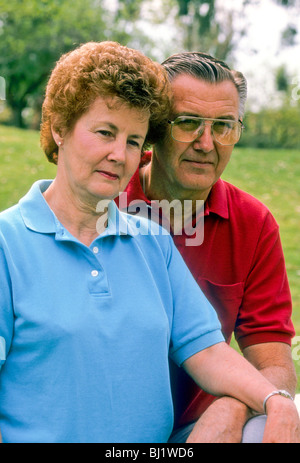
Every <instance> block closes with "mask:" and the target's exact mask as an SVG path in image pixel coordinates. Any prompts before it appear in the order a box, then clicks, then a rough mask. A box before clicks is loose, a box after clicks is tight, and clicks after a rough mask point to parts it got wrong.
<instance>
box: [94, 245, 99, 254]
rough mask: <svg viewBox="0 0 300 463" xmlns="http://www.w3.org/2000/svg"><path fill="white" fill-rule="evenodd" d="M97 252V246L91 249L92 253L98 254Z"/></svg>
mask: <svg viewBox="0 0 300 463" xmlns="http://www.w3.org/2000/svg"><path fill="white" fill-rule="evenodd" d="M98 252H99V248H97V246H94V247H93V253H94V254H98Z"/></svg>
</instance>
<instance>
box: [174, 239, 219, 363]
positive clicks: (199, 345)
mask: <svg viewBox="0 0 300 463" xmlns="http://www.w3.org/2000/svg"><path fill="white" fill-rule="evenodd" d="M170 241H171V246H170V254H169V261H168V271H169V277H170V282H171V286H172V292H173V301H174V303H173V321H172V333H171V347H170V355H171V357H172V359H173V360H174V361H175V362H176V363H177V364H178V365H181V364H182V363H183V362H184V361H185V360H186V359H187V358H189V357H191V356H192V355H194V354H196V353H197V352H199V351H201V350H203V349H206V348H207V347H210V346H212V345H214V344H217V343H219V342H223V341H224V337H223V334H222V332H221V324H220V322H219V319H218V317H217V314H216V312H215V310H214V308H213V307H212V305H211V304H210V302H209V301H208V300H207V298H206V297H205V296H204V294H203V292H202V290H201V289H200V287H199V286H198V284H197V282H196V281H195V279H194V277H193V276H192V274H191V272H190V271H189V269H188V267H187V266H186V264H185V262H184V261H183V258H182V257H181V255H180V253H179V251H178V250H177V248H176V247H175V245H174V243H173V240H172V239H171V240H170ZM199 265H201V264H199Z"/></svg>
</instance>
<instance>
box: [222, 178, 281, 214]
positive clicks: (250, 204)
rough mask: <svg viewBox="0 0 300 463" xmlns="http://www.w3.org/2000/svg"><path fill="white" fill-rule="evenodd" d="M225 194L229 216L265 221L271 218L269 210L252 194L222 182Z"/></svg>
mask: <svg viewBox="0 0 300 463" xmlns="http://www.w3.org/2000/svg"><path fill="white" fill-rule="evenodd" d="M222 183H223V186H224V190H225V192H226V196H227V201H228V208H229V211H230V212H229V213H230V216H232V214H234V215H236V216H246V217H248V219H251V220H253V219H256V220H259V219H261V220H265V219H266V217H268V216H270V217H272V214H271V212H270V210H269V208H268V207H267V206H266V205H265V204H264V203H263V202H262V201H261V200H260V199H258V198H256V197H255V196H253V195H252V194H250V193H248V192H246V191H244V190H242V189H241V188H238V187H237V186H235V185H233V184H232V183H229V182H227V181H225V180H222Z"/></svg>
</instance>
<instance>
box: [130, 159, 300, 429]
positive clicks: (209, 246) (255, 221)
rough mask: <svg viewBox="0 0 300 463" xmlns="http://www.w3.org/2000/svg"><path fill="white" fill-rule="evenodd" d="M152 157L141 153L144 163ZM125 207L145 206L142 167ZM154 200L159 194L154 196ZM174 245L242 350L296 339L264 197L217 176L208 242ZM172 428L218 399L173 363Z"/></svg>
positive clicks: (180, 238) (209, 204)
mask: <svg viewBox="0 0 300 463" xmlns="http://www.w3.org/2000/svg"><path fill="white" fill-rule="evenodd" d="M149 160H150V155H149V154H148V155H146V156H144V157H143V161H142V162H143V165H144V164H145V163H146V162H148V161H149ZM126 192H127V201H128V204H129V203H130V202H131V201H134V200H137V199H140V200H143V201H145V202H147V203H148V204H149V203H150V201H149V200H148V198H146V196H145V194H144V192H143V189H142V186H141V183H140V179H139V172H138V171H137V172H136V173H135V175H134V176H133V178H132V179H131V182H130V183H129V185H128V187H127V189H126ZM152 199H155V198H152ZM186 238H191V237H190V236H186V235H185V233H184V231H183V233H182V235H174V236H173V239H174V242H175V244H176V246H177V248H178V250H179V251H180V253H181V255H182V257H183V259H184V260H185V262H186V264H187V266H188V267H189V268H190V270H191V272H192V274H193V276H194V278H195V279H196V281H197V282H198V284H199V286H200V287H201V289H202V291H203V292H204V293H205V295H206V297H207V298H208V299H209V300H210V302H211V303H212V305H213V306H214V308H215V309H216V311H217V313H218V316H219V319H220V321H221V324H222V328H223V334H224V336H225V338H226V339H227V341H228V343H229V342H230V338H231V335H232V333H234V334H235V337H236V339H237V342H238V344H239V346H240V348H241V349H244V348H245V347H247V346H251V345H253V344H259V343H264V342H284V343H288V344H291V338H292V337H293V336H294V335H295V332H294V328H293V325H292V322H291V312H292V303H291V294H290V289H289V284H288V280H287V274H286V268H285V261H284V256H283V252H282V246H281V242H280V236H279V227H278V225H277V223H276V221H275V219H274V218H273V216H272V215H271V213H270V211H269V210H268V209H267V208H266V206H264V205H263V204H262V203H261V202H260V201H258V200H257V199H255V198H254V197H252V196H250V195H249V194H247V193H245V192H243V191H241V190H239V189H238V188H236V187H234V186H233V185H231V184H229V183H227V182H225V181H223V180H221V179H220V180H218V181H217V183H216V184H215V185H214V186H213V188H212V190H211V192H210V194H209V196H208V198H207V201H206V202H205V207H204V240H203V243H202V244H201V245H198V246H185V240H186ZM171 370H172V377H173V387H174V403H175V427H176V426H179V425H184V424H187V423H189V422H191V421H194V420H196V419H197V418H198V417H199V416H200V415H201V414H202V413H203V412H204V410H205V409H206V408H207V406H208V405H209V404H210V403H211V402H212V400H213V399H214V398H213V397H212V396H210V395H209V394H206V393H205V392H204V391H202V390H200V389H199V388H198V387H197V386H196V385H195V383H194V382H193V381H192V380H191V379H190V378H189V376H188V375H187V374H186V373H185V372H184V371H183V370H182V369H178V368H177V367H175V366H172V369H171Z"/></svg>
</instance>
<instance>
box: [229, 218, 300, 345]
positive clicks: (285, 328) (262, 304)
mask: <svg viewBox="0 0 300 463" xmlns="http://www.w3.org/2000/svg"><path fill="white" fill-rule="evenodd" d="M254 226H255V224H254ZM291 314H292V300H291V293H290V289H289V284H288V279H287V273H286V267H285V261H284V256H283V251H282V246H281V241H280V236H279V227H278V225H277V223H276V222H275V220H274V218H273V216H272V215H271V214H270V213H268V214H267V216H266V219H265V221H264V223H263V226H262V230H261V233H260V238H259V240H258V243H257V247H256V250H255V253H254V257H253V262H252V266H251V270H250V272H249V275H248V278H247V280H246V282H245V292H244V297H243V301H242V305H241V308H240V311H239V315H238V319H237V323H236V330H235V335H236V339H237V341H238V343H239V346H240V348H241V349H244V348H245V347H247V346H250V345H253V344H259V343H264V342H284V343H287V344H291V338H292V337H293V336H294V335H295V331H294V328H293V324H292V321H291Z"/></svg>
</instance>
